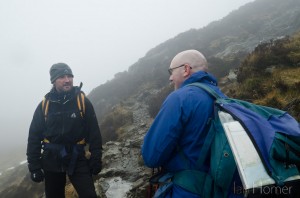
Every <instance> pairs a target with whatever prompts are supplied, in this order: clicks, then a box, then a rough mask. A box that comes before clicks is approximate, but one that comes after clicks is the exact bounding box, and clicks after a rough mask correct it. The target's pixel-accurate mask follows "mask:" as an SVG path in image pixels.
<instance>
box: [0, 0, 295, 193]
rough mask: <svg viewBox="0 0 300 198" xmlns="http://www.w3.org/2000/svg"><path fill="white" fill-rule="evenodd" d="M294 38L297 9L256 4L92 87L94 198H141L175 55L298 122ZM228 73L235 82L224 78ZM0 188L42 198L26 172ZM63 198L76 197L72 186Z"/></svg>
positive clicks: (288, 2)
mask: <svg viewBox="0 0 300 198" xmlns="http://www.w3.org/2000/svg"><path fill="white" fill-rule="evenodd" d="M299 30H300V1H298V0H285V1H279V0H257V1H255V2H253V3H249V4H246V5H245V6H242V7H241V8H240V9H238V10H235V11H233V12H232V13H230V14H229V15H228V16H226V17H224V18H223V19H221V20H219V21H215V22H213V23H210V24H209V25H207V26H206V27H203V28H201V29H191V30H189V31H187V32H183V33H181V34H179V35H177V36H176V37H174V38H171V39H169V40H167V41H165V42H164V43H161V44H159V45H158V46H156V47H154V48H153V49H151V50H149V52H148V53H147V54H146V55H145V56H144V57H142V58H140V59H139V60H138V61H137V62H136V63H135V64H133V65H132V66H130V67H129V68H128V71H123V72H120V73H117V74H116V75H115V77H114V78H113V79H112V80H110V81H108V82H107V83H105V84H102V85H99V86H98V87H96V88H95V89H94V90H93V91H92V92H91V93H90V94H89V95H88V97H89V98H90V100H91V101H92V103H93V105H94V107H95V110H96V113H97V117H98V120H99V124H100V129H101V132H102V135H103V137H104V140H105V144H104V145H103V170H102V171H101V173H100V174H99V176H98V177H96V178H95V186H96V190H97V193H98V194H99V196H100V194H101V196H100V197H108V198H110V197H114V198H115V197H116V198H119V197H128V198H141V197H144V196H145V194H146V191H147V184H148V183H147V181H148V179H149V177H150V175H151V169H148V168H146V167H145V166H144V165H143V160H142V159H141V156H140V147H141V144H142V142H143V137H144V135H145V133H146V132H147V129H148V128H149V126H150V125H151V122H152V120H153V117H154V116H155V115H156V113H157V111H158V109H159V107H160V104H161V102H162V101H163V100H164V98H165V96H166V95H167V94H168V93H170V91H172V88H171V87H170V86H168V84H169V83H168V72H167V68H168V66H169V64H170V61H171V59H172V58H173V56H174V55H175V54H176V53H178V52H179V51H182V50H186V49H191V48H193V49H197V50H200V51H202V52H203V53H204V54H205V55H206V57H207V58H208V61H209V64H210V65H209V67H210V72H211V73H213V74H215V75H216V77H217V78H218V79H219V82H220V86H221V87H222V89H223V91H224V92H225V93H226V94H227V95H229V96H233V97H237V98H241V99H245V100H249V101H252V102H255V103H259V104H265V105H270V106H274V107H280V108H283V109H286V110H287V111H289V112H291V114H293V115H294V116H295V117H297V118H298V121H299V120H300V118H299V112H300V104H299V101H300V94H299V85H300V77H299V76H300V65H299V62H300V47H299V46H300V44H299V43H300V41H299V38H300V36H299V34H300V33H299ZM286 36H287V37H286ZM230 70H231V71H233V70H234V71H235V73H233V72H231V74H233V76H235V75H237V80H235V79H236V78H235V77H229V76H227V75H228V73H229V71H230ZM0 181H1V182H2V183H1V186H2V188H1V189H0V197H8V198H14V197H20V196H21V194H22V195H24V196H25V197H42V195H43V191H42V188H41V186H40V185H37V186H36V185H35V186H33V185H32V184H33V182H31V181H29V177H28V171H27V168H26V166H25V165H24V164H23V165H20V166H18V167H15V169H14V171H11V172H8V173H7V174H5V175H4V174H3V175H1V178H0ZM103 192H106V195H104V194H103ZM67 195H68V196H67V197H74V198H75V197H77V196H76V193H75V192H74V189H73V188H72V186H70V185H68V188H67Z"/></svg>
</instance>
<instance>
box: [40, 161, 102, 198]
mask: <svg viewBox="0 0 300 198" xmlns="http://www.w3.org/2000/svg"><path fill="white" fill-rule="evenodd" d="M44 173H45V194H46V198H65V185H66V173H64V172H63V173H61V172H50V171H44ZM69 179H70V182H71V183H72V185H73V186H74V188H75V190H76V192H77V193H78V195H79V198H97V195H96V192H95V186H94V182H93V178H92V175H91V173H90V170H89V166H88V164H87V162H86V160H82V161H81V160H80V161H78V162H77V165H76V168H75V171H74V173H73V174H72V175H69Z"/></svg>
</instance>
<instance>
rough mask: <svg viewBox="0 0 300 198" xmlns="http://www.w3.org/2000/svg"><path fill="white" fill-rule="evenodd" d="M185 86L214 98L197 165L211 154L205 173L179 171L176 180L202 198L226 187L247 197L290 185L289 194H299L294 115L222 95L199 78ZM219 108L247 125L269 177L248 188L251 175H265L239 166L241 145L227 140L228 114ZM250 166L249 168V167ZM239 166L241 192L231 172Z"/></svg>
mask: <svg viewBox="0 0 300 198" xmlns="http://www.w3.org/2000/svg"><path fill="white" fill-rule="evenodd" d="M188 86H197V87H199V88H201V89H203V90H205V91H206V92H208V93H209V94H210V95H211V96H212V97H213V98H215V105H214V108H215V112H214V118H213V119H212V120H211V121H210V123H209V124H210V129H209V132H208V135H207V136H206V139H205V141H204V145H203V147H202V150H201V151H200V153H199V159H198V162H197V167H201V166H202V165H203V164H204V161H205V159H206V157H207V156H208V155H210V171H209V173H205V172H200V171H197V170H184V171H181V172H178V173H176V174H175V175H174V177H173V182H174V183H175V184H177V185H179V186H181V187H182V188H184V189H186V190H189V191H191V192H193V193H195V194H198V195H200V196H201V197H204V198H205V197H207V198H212V197H214V198H222V197H228V195H229V193H234V194H240V195H242V196H244V197H247V196H250V195H253V194H259V193H260V194H264V193H266V190H270V191H268V193H277V194H278V192H279V193H283V190H284V189H285V188H288V190H291V189H292V190H293V191H289V193H290V194H289V195H290V196H291V197H300V196H299V194H298V195H295V194H296V193H299V192H297V191H299V190H297V189H299V181H300V176H299V171H298V168H297V166H296V165H299V164H300V125H299V123H298V122H297V121H296V120H295V119H294V118H293V117H291V116H290V115H289V114H288V113H287V112H284V111H281V110H278V109H274V108H270V107H265V106H260V105H255V104H252V103H249V102H246V101H242V100H238V99H233V98H222V97H220V96H219V95H218V94H217V93H216V92H215V91H214V90H213V89H211V88H210V87H209V86H207V85H205V84H202V83H193V84H190V85H188ZM222 114H225V115H229V117H230V118H229V120H230V122H229V121H228V123H234V124H238V125H239V127H240V128H241V129H243V130H244V131H246V136H247V137H248V139H250V140H251V142H252V143H251V144H253V148H254V149H255V152H254V154H256V155H257V156H258V158H259V159H260V160H261V164H262V168H263V171H264V172H265V174H266V176H267V177H268V180H264V179H265V178H267V177H266V176H265V177H262V179H260V180H259V182H258V183H257V181H256V183H253V184H251V186H250V188H246V187H247V183H246V182H247V180H248V179H249V178H250V179H251V177H252V176H255V177H259V176H263V174H264V172H262V173H260V172H258V171H259V170H258V169H257V171H256V169H255V170H252V171H254V172H253V175H251V174H250V175H249V171H248V173H247V172H246V171H245V170H242V169H241V167H242V165H243V161H242V160H241V159H242V158H241V159H240V158H239V157H238V153H239V150H237V149H235V145H234V144H230V142H232V139H230V137H229V136H228V133H225V131H227V130H228V129H227V128H226V127H227V123H226V119H227V118H226V117H225V119H224V117H223V118H222V117H220V115H222ZM224 127H225V128H224ZM232 134H234V133H232ZM228 138H229V140H230V141H228ZM241 141H242V139H241ZM231 147H233V148H234V149H232V148H231ZM240 153H241V152H240ZM242 155H243V156H242V157H245V155H247V154H243V153H242ZM244 159H247V158H244ZM258 165H259V163H258ZM248 169H249V170H251V167H250V168H249V167H248ZM237 170H238V172H239V176H240V178H241V181H242V184H243V186H242V189H239V192H237V191H235V190H237V189H232V188H231V187H232V184H233V182H235V181H233V179H234V178H233V177H234V174H235V172H236V171H237ZM250 173H251V172H250ZM258 173H259V174H258ZM247 174H248V175H247ZM256 174H257V175H256ZM296 185H298V187H296ZM272 189H275V190H276V192H275V190H274V191H272V192H271V190H272ZM281 190H282V191H281ZM241 193H242V194H241ZM292 194H293V195H292ZM270 195H271V194H270ZM271 197H272V195H271ZM284 197H285V196H284Z"/></svg>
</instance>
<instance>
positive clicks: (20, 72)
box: [0, 0, 253, 155]
mask: <svg viewBox="0 0 300 198" xmlns="http://www.w3.org/2000/svg"><path fill="white" fill-rule="evenodd" d="M252 1H253V0H1V1H0V83H1V99H0V100H1V101H0V110H1V113H0V116H1V117H0V120H1V125H0V135H1V138H0V150H1V151H4V150H5V149H4V148H13V147H17V146H20V145H22V146H25V145H26V143H27V135H28V128H29V125H30V122H31V119H32V115H33V112H34V110H35V108H36V106H37V104H38V103H39V102H40V101H41V100H42V98H43V96H44V95H45V94H46V93H47V92H48V91H49V90H50V88H51V84H50V80H49V79H50V77H49V69H50V67H51V65H52V64H54V63H57V62H65V63H67V64H68V65H69V66H70V67H71V68H72V70H73V73H74V85H78V84H79V83H80V82H81V81H82V82H83V91H85V92H86V94H88V93H89V92H90V91H91V90H92V89H93V88H95V87H97V86H99V85H101V84H103V83H105V82H106V81H107V80H110V79H112V78H113V76H114V74H116V73H118V72H122V71H125V70H127V69H128V67H129V66H131V65H132V64H133V63H135V62H136V61H137V60H138V59H139V58H141V57H143V56H144V55H145V54H146V53H147V51H149V50H150V49H151V48H154V47H155V46H157V45H159V44H160V43H162V42H164V41H166V40H168V39H171V38H173V37H175V36H176V35H178V34H179V33H182V32H185V31H187V30H189V29H191V28H197V29H198V28H202V27H204V26H206V25H208V24H209V23H210V22H212V21H215V20H219V19H221V18H223V17H225V16H226V15H227V14H229V13H230V12H231V11H233V10H235V9H238V8H239V7H240V6H242V5H244V4H246V3H248V2H252ZM166 67H167V66H166ZM24 153H25V151H24ZM0 154H1V152H0ZM24 155H25V154H24Z"/></svg>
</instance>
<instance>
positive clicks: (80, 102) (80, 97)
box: [42, 85, 86, 145]
mask: <svg viewBox="0 0 300 198" xmlns="http://www.w3.org/2000/svg"><path fill="white" fill-rule="evenodd" d="M81 86H82V85H81ZM85 97H86V96H85V94H84V92H82V91H79V93H77V96H76V100H77V106H78V109H79V111H80V116H81V118H84V115H85ZM48 110H49V99H48V98H47V97H44V99H43V101H42V111H43V115H44V117H45V121H47V116H48ZM43 142H44V143H50V142H49V140H48V139H46V138H44V140H43ZM77 144H79V145H84V144H85V139H82V140H80V141H79V142H77Z"/></svg>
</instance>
